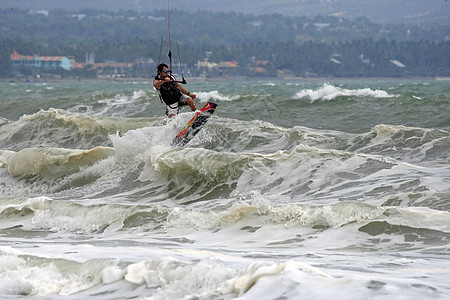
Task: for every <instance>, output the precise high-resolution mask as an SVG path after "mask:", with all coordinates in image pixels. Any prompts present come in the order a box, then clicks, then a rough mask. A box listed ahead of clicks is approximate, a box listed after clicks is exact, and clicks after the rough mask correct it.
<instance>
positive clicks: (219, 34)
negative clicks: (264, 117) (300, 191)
mask: <svg viewBox="0 0 450 300" xmlns="http://www.w3.org/2000/svg"><path fill="white" fill-rule="evenodd" d="M167 32H168V27H167V11H165V12H164V11H157V12H155V14H153V15H149V14H147V15H142V14H138V13H136V12H134V11H121V12H117V13H115V14H112V13H108V14H107V13H106V12H102V11H96V10H83V11H79V12H76V13H75V12H67V11H63V10H58V11H52V12H50V13H49V15H48V16H46V15H42V14H37V15H30V14H29V13H28V12H25V11H20V10H15V9H12V10H11V9H9V10H0V42H1V43H0V76H3V77H8V76H10V75H11V65H10V61H9V55H10V54H11V53H12V51H14V50H16V51H18V52H19V53H21V54H26V55H32V54H39V55H65V56H75V58H76V60H77V61H78V62H84V60H85V54H86V52H94V53H95V59H96V61H98V62H104V61H117V62H135V61H136V59H137V58H138V57H146V58H152V59H153V60H154V61H156V62H158V61H160V60H162V61H165V60H166V58H167V56H166V54H167V48H168V46H167V38H166V39H165V40H163V42H162V44H161V37H162V36H165V37H167ZM446 32H447V31H446V30H445V26H444V27H440V26H438V25H427V26H418V25H407V24H400V25H391V26H386V25H383V26H382V25H378V24H374V23H371V22H370V21H369V20H367V19H366V18H357V19H355V20H351V21H350V20H345V19H340V18H336V17H320V16H318V17H316V18H312V19H310V18H306V17H285V16H281V15H276V14H272V15H265V16H252V15H243V14H238V13H206V12H197V13H195V14H194V13H186V12H181V11H174V12H172V13H171V34H172V39H175V40H176V41H177V44H178V42H179V49H180V53H181V56H182V58H183V63H184V64H186V65H187V70H189V71H190V72H191V73H192V74H196V72H198V70H196V68H195V67H194V66H195V65H196V64H197V62H198V61H200V60H204V59H205V53H206V52H207V51H208V52H212V55H211V57H209V60H210V61H213V62H220V61H237V62H239V68H236V69H235V70H234V72H235V73H236V74H240V75H242V74H245V75H249V76H251V75H258V76H273V75H274V74H276V72H279V71H287V72H288V73H292V74H293V75H296V76H337V77H340V76H345V77H354V76H449V75H450V57H449V56H450V42H449V41H448V39H446V36H445V33H446ZM447 34H448V32H447ZM174 42H175V41H172V44H173V45H172V47H173V49H172V50H173V51H174V52H176V51H177V49H175V46H174V44H175V43H174ZM175 56H176V54H175ZM260 61H264V62H265V64H264V69H265V71H266V72H262V73H261V72H255V71H254V70H255V69H254V68H252V66H257V65H258V62H260ZM396 61H398V62H400V63H401V64H403V65H404V67H402V66H399V65H398V64H397V65H396V64H395V63H394V62H396ZM77 72H80V71H77ZM230 72H233V71H230ZM153 73H154V70H153V69H152V70H150V71H149V70H146V69H134V70H133V74H131V75H133V76H151V75H153ZM63 75H64V74H63ZM67 75H70V74H67ZM72 75H73V74H72ZM78 75H80V74H78ZM231 75H233V74H231ZM84 76H92V74H89V73H86V74H84Z"/></svg>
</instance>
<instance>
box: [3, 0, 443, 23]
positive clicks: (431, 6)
mask: <svg viewBox="0 0 450 300" xmlns="http://www.w3.org/2000/svg"><path fill="white" fill-rule="evenodd" d="M170 3H171V7H173V8H176V9H179V10H184V11H189V12H196V11H199V10H203V11H205V10H206V11H209V12H229V11H234V12H238V13H243V14H254V15H263V14H272V13H278V14H282V15H287V16H307V17H315V16H318V15H321V16H331V15H334V16H339V17H343V18H347V19H354V18H357V17H361V16H364V17H367V18H368V19H370V20H371V21H373V22H379V23H438V24H449V20H450V4H449V2H448V1H447V0H428V1H423V0H377V1H372V0H278V1H272V0H271V1H268V0H246V1H242V0H227V2H226V5H224V3H223V1H222V0H183V1H181V0H172V1H171V2H170ZM14 7H17V8H20V9H34V10H53V9H55V8H59V9H65V10H71V11H73V10H80V9H84V8H90V9H98V10H111V11H117V10H135V11H138V12H152V11H154V10H155V9H164V8H167V1H161V0H78V1H61V0H35V1H25V0H2V1H1V2H0V8H14Z"/></svg>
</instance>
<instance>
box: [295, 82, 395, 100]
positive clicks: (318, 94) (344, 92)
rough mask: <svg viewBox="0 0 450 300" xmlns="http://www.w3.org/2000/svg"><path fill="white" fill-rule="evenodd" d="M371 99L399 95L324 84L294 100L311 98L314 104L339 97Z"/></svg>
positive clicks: (302, 91) (303, 92) (298, 94)
mask: <svg viewBox="0 0 450 300" xmlns="http://www.w3.org/2000/svg"><path fill="white" fill-rule="evenodd" d="M342 96H344V97H350V96H354V97H370V98H393V97H397V95H391V94H389V93H388V92H386V91H383V90H372V89H370V88H364V89H344V88H341V87H336V86H334V85H331V84H329V83H324V84H323V85H322V86H321V87H320V88H318V89H316V90H313V89H304V90H301V91H300V92H298V93H297V94H296V95H295V97H294V99H303V98H309V99H310V100H311V103H312V102H315V101H318V100H325V101H329V100H334V99H336V98H338V97H342Z"/></svg>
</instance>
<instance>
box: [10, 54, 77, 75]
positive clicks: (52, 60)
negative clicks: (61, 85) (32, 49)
mask: <svg viewBox="0 0 450 300" xmlns="http://www.w3.org/2000/svg"><path fill="white" fill-rule="evenodd" d="M10 60H11V63H12V67H13V70H15V69H19V68H21V67H29V68H32V69H34V70H35V71H38V70H40V69H52V70H57V69H63V70H72V69H73V68H77V67H79V66H78V64H77V62H76V61H75V58H74V57H71V56H40V55H29V56H27V55H22V54H20V53H18V52H17V51H14V52H13V53H11V55H10Z"/></svg>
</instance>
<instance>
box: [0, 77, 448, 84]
mask: <svg viewBox="0 0 450 300" xmlns="http://www.w3.org/2000/svg"><path fill="white" fill-rule="evenodd" d="M152 80H153V78H142V77H133V78H131V77H127V78H79V79H77V78H59V79H56V78H40V79H36V78H33V79H24V78H0V82H6V83H46V82H48V83H49V82H143V83H145V82H147V83H151V82H152ZM186 80H187V81H188V83H199V82H233V81H242V80H253V81H326V80H342V81H349V80H436V81H450V77H423V76H417V77H413V76H411V77H295V76H289V77H188V78H187V79H186Z"/></svg>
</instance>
